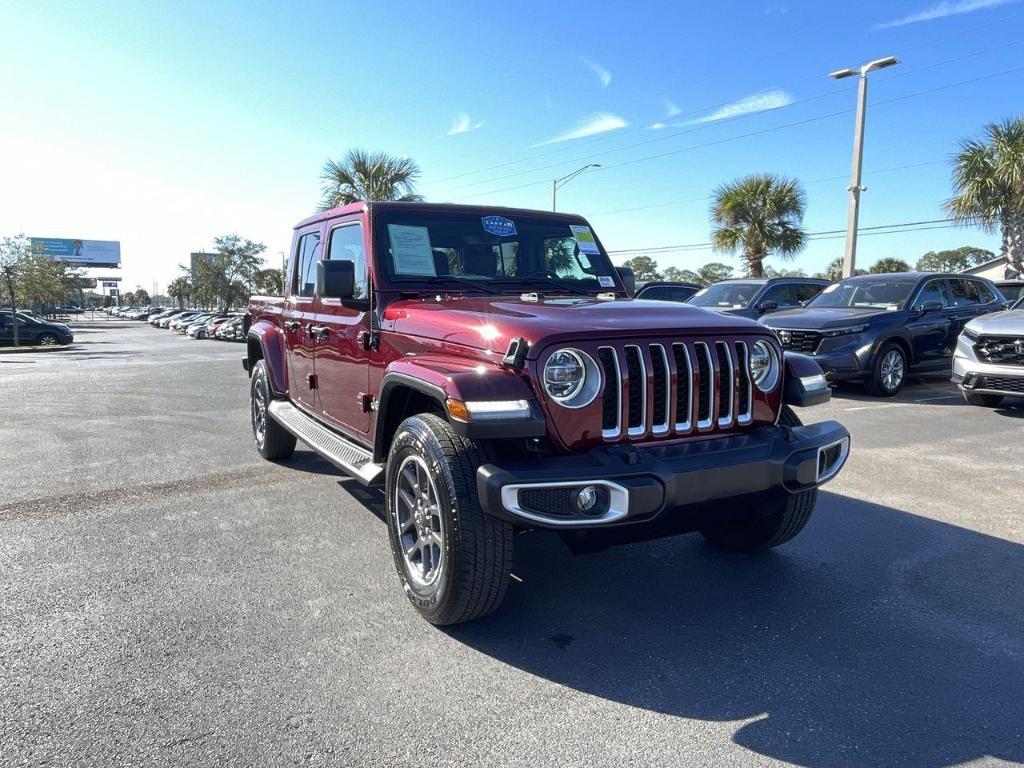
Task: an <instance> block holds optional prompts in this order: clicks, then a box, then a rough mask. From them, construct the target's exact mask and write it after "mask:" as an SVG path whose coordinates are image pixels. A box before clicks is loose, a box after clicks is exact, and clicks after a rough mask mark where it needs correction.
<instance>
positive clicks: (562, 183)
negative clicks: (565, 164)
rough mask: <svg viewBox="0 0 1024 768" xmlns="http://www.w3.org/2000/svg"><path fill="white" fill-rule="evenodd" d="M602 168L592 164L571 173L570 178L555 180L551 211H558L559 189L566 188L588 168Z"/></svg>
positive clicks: (552, 185) (564, 177)
mask: <svg viewBox="0 0 1024 768" xmlns="http://www.w3.org/2000/svg"><path fill="white" fill-rule="evenodd" d="M600 167H601V164H600V163H590V164H589V165H584V166H583V167H582V168H577V169H576V170H575V171H573V172H572V173H570V174H569V175H568V176H563V177H562V178H560V179H554V180H553V181H552V182H551V210H552V211H557V210H558V188H559V187H564V186H565V185H566V184H568V183H569V182H570V181H572V180H573V179H575V178H576V177H577V176H579V175H580V174H581V173H583V172H584V171H585V170H587V169H588V168H600Z"/></svg>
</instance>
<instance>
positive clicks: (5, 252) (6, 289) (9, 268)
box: [0, 235, 29, 347]
mask: <svg viewBox="0 0 1024 768" xmlns="http://www.w3.org/2000/svg"><path fill="white" fill-rule="evenodd" d="M28 256H29V239H28V238H27V237H25V236H24V235H15V236H13V237H5V238H4V239H3V240H2V241H0V300H2V299H3V297H4V295H5V294H6V296H7V302H8V303H9V304H10V306H11V322H12V325H13V331H14V346H16V347H17V346H19V341H18V324H17V323H16V322H14V313H15V312H16V311H17V309H18V300H19V298H20V297H21V294H20V293H19V292H18V287H19V284H20V282H21V273H22V270H23V269H24V265H25V261H26V260H27V259H28Z"/></svg>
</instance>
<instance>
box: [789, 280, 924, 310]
mask: <svg viewBox="0 0 1024 768" xmlns="http://www.w3.org/2000/svg"><path fill="white" fill-rule="evenodd" d="M915 285H917V284H916V283H915V282H914V281H913V280H887V279H884V278H879V279H878V280H871V279H864V278H857V279H854V280H841V281H840V282H838V283H832V285H830V286H828V287H826V288H825V290H823V291H822V292H821V293H819V294H818V295H817V296H816V297H815V298H813V299H811V301H810V302H809V303H808V305H807V306H809V307H864V308H872V309H900V308H902V307H903V304H904V303H905V302H906V300H907V298H908V297H909V296H910V293H911V292H912V291H913V290H914V286H915Z"/></svg>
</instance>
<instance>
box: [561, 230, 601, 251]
mask: <svg viewBox="0 0 1024 768" xmlns="http://www.w3.org/2000/svg"><path fill="white" fill-rule="evenodd" d="M569 229H571V230H572V236H573V237H575V238H576V245H578V246H579V248H580V253H592V254H597V253H600V252H601V251H599V250H598V248H597V240H595V239H594V233H593V232H591V231H590V227H588V226H585V225H583V224H570V225H569Z"/></svg>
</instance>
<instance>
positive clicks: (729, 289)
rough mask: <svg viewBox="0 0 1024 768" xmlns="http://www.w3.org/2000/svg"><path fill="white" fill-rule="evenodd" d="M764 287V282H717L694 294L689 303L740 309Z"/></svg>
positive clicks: (699, 305) (700, 305)
mask: <svg viewBox="0 0 1024 768" xmlns="http://www.w3.org/2000/svg"><path fill="white" fill-rule="evenodd" d="M762 287H763V284H762V283H715V284H714V285H709V286H708V287H707V288H703V289H701V290H699V291H697V292H696V293H695V294H693V296H691V297H690V302H689V303H690V304H696V305H697V306H698V307H728V308H730V309H740V308H742V307H745V306H747V305H748V304H749V303H750V302H751V300H752V299H753V298H754V296H756V295H757V292H758V291H760V290H761V288H762Z"/></svg>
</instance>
